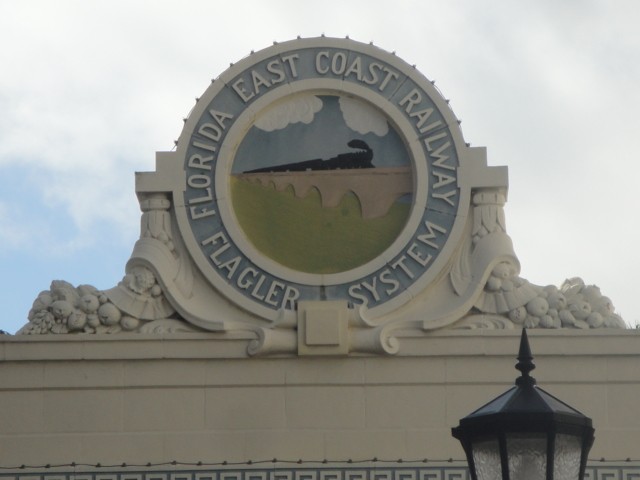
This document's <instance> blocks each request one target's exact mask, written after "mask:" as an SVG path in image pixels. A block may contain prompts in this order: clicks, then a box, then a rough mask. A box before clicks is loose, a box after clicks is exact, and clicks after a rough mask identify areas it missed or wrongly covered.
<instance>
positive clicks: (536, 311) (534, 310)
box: [527, 297, 549, 317]
mask: <svg viewBox="0 0 640 480" xmlns="http://www.w3.org/2000/svg"><path fill="white" fill-rule="evenodd" d="M548 311H549V303H547V301H546V300H545V299H544V298H542V297H536V298H532V299H531V300H530V301H529V303H527V312H529V314H531V315H533V316H534V317H541V316H542V315H546V313H547V312H548Z"/></svg>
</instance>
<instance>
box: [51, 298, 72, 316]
mask: <svg viewBox="0 0 640 480" xmlns="http://www.w3.org/2000/svg"><path fill="white" fill-rule="evenodd" d="M71 312H73V306H72V305H71V304H70V303H69V302H67V301H66V300H56V301H55V302H53V303H52V304H51V313H53V316H54V317H56V318H57V319H62V318H67V317H68V316H69V315H70V314H71Z"/></svg>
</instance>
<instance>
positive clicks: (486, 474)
mask: <svg viewBox="0 0 640 480" xmlns="http://www.w3.org/2000/svg"><path fill="white" fill-rule="evenodd" d="M534 368H535V365H534V364H533V357H532V356H531V349H530V347H529V340H528V339H527V332H526V330H525V329H523V330H522V337H521V339H520V352H519V353H518V363H517V364H516V369H518V370H519V371H520V372H521V373H522V375H521V376H520V377H519V378H517V379H516V384H515V386H513V387H511V388H510V389H509V390H507V391H506V392H505V393H503V394H502V395H500V396H499V397H497V398H495V399H494V400H491V401H490V402H489V403H487V404H486V405H484V406H483V407H480V408H479V409H478V410H476V411H475V412H473V413H471V414H469V415H468V416H466V417H464V418H463V419H461V420H460V425H459V426H457V427H454V428H452V429H451V434H452V435H453V436H454V437H455V438H457V439H458V440H460V443H461V444H462V448H464V451H465V453H466V455H467V461H468V463H469V470H470V472H471V478H472V480H500V479H502V480H520V479H526V480H534V479H536V480H537V479H540V480H545V479H546V480H565V479H572V480H577V479H580V480H582V479H583V478H584V471H585V467H586V464H587V454H588V453H589V449H590V448H591V445H592V444H593V438H594V437H593V432H594V430H593V427H592V426H591V419H590V418H588V417H585V416H584V415H583V414H582V413H580V412H579V411H577V410H576V409H575V408H573V407H570V406H569V405H567V404H566V403H564V402H562V401H561V400H559V399H557V398H556V397H554V396H552V395H550V394H549V393H547V392H545V391H544V390H543V389H541V388H539V387H537V386H536V380H535V378H533V377H531V376H530V375H529V372H530V371H531V370H533V369H534Z"/></svg>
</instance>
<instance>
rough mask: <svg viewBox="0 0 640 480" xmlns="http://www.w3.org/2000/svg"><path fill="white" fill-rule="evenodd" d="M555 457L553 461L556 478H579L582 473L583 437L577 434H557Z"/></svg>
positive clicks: (560, 479)
mask: <svg viewBox="0 0 640 480" xmlns="http://www.w3.org/2000/svg"><path fill="white" fill-rule="evenodd" d="M555 450H556V451H555V458H554V461H553V478H554V480H568V479H573V480H577V479H578V475H580V458H581V456H582V438H581V437H576V436H575V435H556V449H555Z"/></svg>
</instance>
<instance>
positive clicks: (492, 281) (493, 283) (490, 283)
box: [487, 276, 502, 292]
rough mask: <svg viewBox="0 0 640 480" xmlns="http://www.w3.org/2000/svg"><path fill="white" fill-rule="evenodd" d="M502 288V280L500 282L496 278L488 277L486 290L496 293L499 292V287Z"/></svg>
mask: <svg viewBox="0 0 640 480" xmlns="http://www.w3.org/2000/svg"><path fill="white" fill-rule="evenodd" d="M501 286H502V280H500V279H499V278H498V277H493V276H491V277H489V280H487V289H488V290H492V291H494V292H495V291H497V290H500V287H501Z"/></svg>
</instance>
